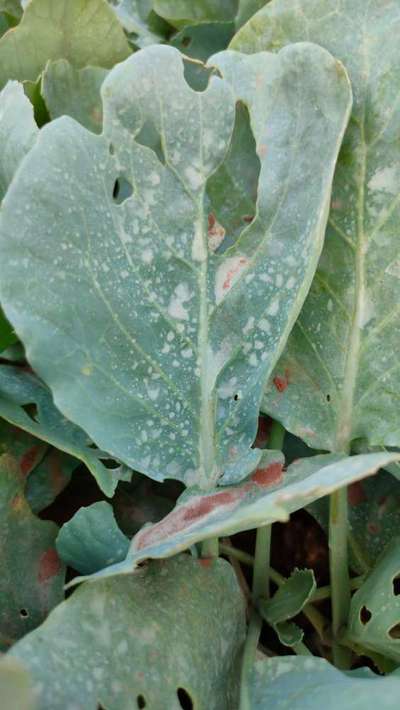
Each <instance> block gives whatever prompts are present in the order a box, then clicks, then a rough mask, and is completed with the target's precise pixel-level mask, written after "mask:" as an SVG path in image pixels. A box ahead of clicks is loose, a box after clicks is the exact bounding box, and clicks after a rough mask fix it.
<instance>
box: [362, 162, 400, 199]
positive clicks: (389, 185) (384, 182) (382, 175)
mask: <svg viewBox="0 0 400 710" xmlns="http://www.w3.org/2000/svg"><path fill="white" fill-rule="evenodd" d="M396 173H397V170H396V167H395V166H392V167H387V168H382V170H378V171H377V172H376V173H375V175H373V176H372V178H371V179H370V181H369V183H368V187H369V189H370V190H378V191H383V192H389V193H390V194H391V195H397V193H398V191H399V185H398V180H397V179H396Z"/></svg>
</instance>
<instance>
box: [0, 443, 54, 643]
mask: <svg viewBox="0 0 400 710" xmlns="http://www.w3.org/2000/svg"><path fill="white" fill-rule="evenodd" d="M24 487H25V477H24V476H23V475H22V474H21V471H20V468H19V466H18V464H17V461H16V460H15V459H14V458H13V457H12V456H10V455H9V454H3V455H1V456H0V520H1V522H0V565H1V571H2V573H1V577H0V645H1V647H2V648H3V650H4V649H6V648H8V647H9V646H10V645H11V644H12V643H14V642H15V641H16V640H17V639H18V638H20V637H21V636H23V635H24V634H26V632H27V631H30V630H31V629H34V628H35V627H36V626H38V624H40V623H41V622H42V621H43V620H44V619H45V618H46V616H47V614H48V613H49V611H50V610H51V609H52V608H53V607H54V606H55V605H56V604H58V603H59V602H60V601H61V600H62V599H63V597H64V594H63V584H64V574H65V570H64V566H63V564H62V563H61V561H60V560H59V557H58V555H57V552H56V550H55V546H54V542H55V538H56V535H57V531H58V529H57V526H56V525H54V523H51V522H48V521H43V520H39V519H38V518H36V516H35V515H33V513H32V512H31V509H30V507H29V504H28V502H27V500H26V498H25V495H24Z"/></svg>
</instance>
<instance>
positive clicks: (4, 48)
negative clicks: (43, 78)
mask: <svg viewBox="0 0 400 710" xmlns="http://www.w3.org/2000/svg"><path fill="white" fill-rule="evenodd" d="M130 52H131V50H130V48H129V45H128V42H127V40H126V38H125V35H124V32H123V29H122V27H121V25H120V24H119V22H118V20H117V18H116V17H115V14H114V12H113V11H112V9H111V8H110V7H109V5H108V4H107V2H106V0H57V2H54V1H53V0H31V1H30V2H29V3H28V4H27V6H26V9H25V12H24V15H23V17H22V20H21V22H20V24H19V25H18V27H16V28H15V29H14V30H13V31H12V32H7V33H6V34H5V35H4V36H3V37H2V38H1V40H0V86H4V84H5V83H6V82H7V80H8V79H19V81H24V80H26V79H30V80H31V81H35V80H36V79H37V77H38V76H39V74H40V73H41V72H42V70H43V69H44V68H45V66H46V64H47V62H48V61H49V60H55V59H68V61H70V62H71V63H73V65H74V66H75V67H77V68H80V67H84V66H86V65H88V64H96V65H98V66H101V67H111V66H113V65H114V64H115V63H116V62H120V61H122V60H123V59H125V58H126V57H127V56H129V54H130Z"/></svg>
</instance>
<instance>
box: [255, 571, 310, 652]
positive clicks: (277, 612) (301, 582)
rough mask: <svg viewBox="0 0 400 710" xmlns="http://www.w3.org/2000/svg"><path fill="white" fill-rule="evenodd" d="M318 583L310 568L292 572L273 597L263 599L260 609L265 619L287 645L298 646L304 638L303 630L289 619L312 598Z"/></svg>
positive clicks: (259, 605)
mask: <svg viewBox="0 0 400 710" xmlns="http://www.w3.org/2000/svg"><path fill="white" fill-rule="evenodd" d="M316 587H317V585H316V582H315V577H314V572H313V571H312V570H310V569H304V570H299V569H296V570H294V572H292V574H291V576H290V577H289V579H287V580H286V581H285V582H284V583H283V584H282V586H281V587H279V589H278V590H277V591H276V592H275V594H274V596H273V597H272V599H262V600H261V601H260V602H259V604H258V607H259V610H260V613H261V615H262V617H263V618H264V619H265V621H266V622H267V623H268V624H270V625H271V626H272V627H273V628H274V629H275V631H276V633H277V635H278V637H279V640H280V642H281V643H282V644H284V645H285V646H296V645H297V644H298V643H300V641H301V640H302V638H303V635H304V634H303V630H302V629H300V628H299V627H298V626H297V625H296V624H293V623H291V622H289V621H288V619H292V618H293V617H294V616H297V614H299V613H300V612H301V610H302V609H303V607H304V606H305V605H306V604H307V602H308V601H309V600H310V598H311V596H312V594H313V592H314V591H315V589H316Z"/></svg>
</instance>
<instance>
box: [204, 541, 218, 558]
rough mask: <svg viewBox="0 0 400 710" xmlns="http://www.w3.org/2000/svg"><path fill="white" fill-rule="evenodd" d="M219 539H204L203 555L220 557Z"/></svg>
mask: <svg viewBox="0 0 400 710" xmlns="http://www.w3.org/2000/svg"><path fill="white" fill-rule="evenodd" d="M218 555H219V541H218V538H217V537H210V538H209V539H208V540H203V542H202V543H201V556H202V557H218Z"/></svg>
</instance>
